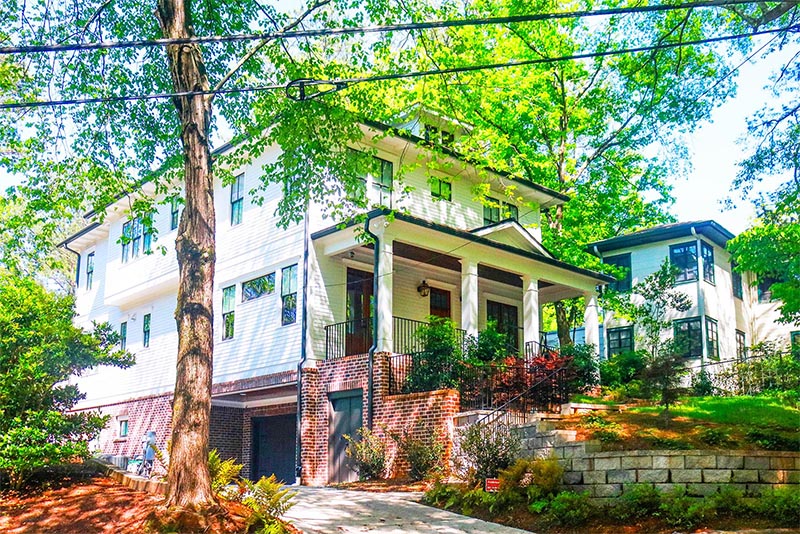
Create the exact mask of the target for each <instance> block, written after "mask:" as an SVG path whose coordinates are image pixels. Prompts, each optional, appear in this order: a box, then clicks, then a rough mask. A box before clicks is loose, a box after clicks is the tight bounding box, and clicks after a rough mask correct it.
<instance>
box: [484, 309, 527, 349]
mask: <svg viewBox="0 0 800 534" xmlns="http://www.w3.org/2000/svg"><path fill="white" fill-rule="evenodd" d="M518 318H519V310H518V309H517V307H516V306H512V305H511V304H506V303H504V302H495V301H492V300H487V301H486V321H487V322H494V323H495V325H496V327H497V331H498V332H500V333H501V334H504V335H505V337H506V343H507V344H508V347H507V348H513V349H514V350H518V349H519V346H520V345H519V335H520V328H519V321H518Z"/></svg>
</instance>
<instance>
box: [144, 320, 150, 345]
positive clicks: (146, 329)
mask: <svg viewBox="0 0 800 534" xmlns="http://www.w3.org/2000/svg"><path fill="white" fill-rule="evenodd" d="M142 346H144V348H147V347H149V346H150V314H149V313H145V314H144V319H142Z"/></svg>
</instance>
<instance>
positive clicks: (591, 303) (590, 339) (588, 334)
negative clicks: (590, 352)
mask: <svg viewBox="0 0 800 534" xmlns="http://www.w3.org/2000/svg"><path fill="white" fill-rule="evenodd" d="M583 302H584V305H585V306H586V310H585V311H584V313H583V327H584V332H585V339H584V343H586V344H587V345H594V352H595V356H597V357H599V356H600V320H599V315H598V312H597V293H595V292H594V291H587V292H586V293H584V294H583Z"/></svg>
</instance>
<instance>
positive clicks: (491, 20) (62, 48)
mask: <svg viewBox="0 0 800 534" xmlns="http://www.w3.org/2000/svg"><path fill="white" fill-rule="evenodd" d="M753 3H756V2H754V1H753V0H704V1H699V2H687V3H683V4H675V5H653V6H638V7H622V8H608V9H598V10H583V11H572V12H566V11H565V12H555V13H537V14H532V15H514V16H508V17H487V18H476V19H456V20H439V21H430V22H411V23H403V24H386V25H379V26H361V27H351V28H319V29H311V30H290V31H272V32H262V33H253V34H234V35H211V36H195V37H185V38H176V39H139V40H132V41H102V42H97V43H70V44H57V45H20V46H6V47H0V55H9V54H34V53H47V52H74V51H87V50H108V49H114V48H152V47H160V46H168V45H179V44H216V43H230V42H237V41H265V40H275V39H300V38H305V37H327V36H337V35H352V34H362V33H387V32H404V31H414V30H427V29H436V28H457V27H465V26H488V25H495V24H514V23H521V22H540V21H546V20H563V19H577V18H584V17H599V16H611V15H626V14H635V13H655V12H664V11H676V10H682V9H695V8H709V7H726V6H737V5H743V4H753Z"/></svg>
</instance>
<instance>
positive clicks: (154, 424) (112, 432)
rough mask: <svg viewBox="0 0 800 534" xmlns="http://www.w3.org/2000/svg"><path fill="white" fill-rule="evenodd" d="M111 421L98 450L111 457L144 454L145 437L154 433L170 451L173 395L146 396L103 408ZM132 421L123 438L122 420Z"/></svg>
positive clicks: (159, 442)
mask: <svg viewBox="0 0 800 534" xmlns="http://www.w3.org/2000/svg"><path fill="white" fill-rule="evenodd" d="M99 410H100V413H102V414H103V415H110V416H111V419H110V420H109V422H108V425H107V426H106V428H104V429H103V430H102V431H101V432H100V436H99V437H98V440H97V441H98V448H99V449H100V450H101V451H102V452H104V453H107V454H113V455H120V456H129V457H133V456H136V455H138V454H141V453H142V437H143V436H144V435H145V433H146V432H148V431H150V430H152V431H154V432H155V433H156V445H157V446H158V447H159V448H160V449H161V450H166V447H167V440H169V438H170V434H171V432H172V395H171V394H167V395H159V396H152V397H143V398H140V399H135V400H131V401H127V402H120V403H116V404H110V405H106V406H102V407H100V408H99ZM121 420H127V421H128V435H127V437H123V436H120V435H119V427H120V421H121Z"/></svg>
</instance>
